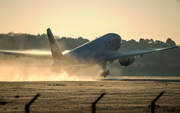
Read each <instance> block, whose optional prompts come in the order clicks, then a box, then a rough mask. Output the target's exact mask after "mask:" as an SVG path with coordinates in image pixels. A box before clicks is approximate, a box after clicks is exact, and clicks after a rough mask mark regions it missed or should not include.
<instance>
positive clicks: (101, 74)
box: [99, 62, 109, 78]
mask: <svg viewBox="0 0 180 113" xmlns="http://www.w3.org/2000/svg"><path fill="white" fill-rule="evenodd" d="M99 65H100V66H101V67H102V68H103V70H102V72H100V76H103V77H104V78H105V77H106V76H108V74H109V70H107V69H106V62H102V63H100V64H99Z"/></svg>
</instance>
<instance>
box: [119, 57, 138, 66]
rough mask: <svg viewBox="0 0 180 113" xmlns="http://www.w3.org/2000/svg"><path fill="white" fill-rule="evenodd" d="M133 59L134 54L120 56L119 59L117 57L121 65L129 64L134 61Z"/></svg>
mask: <svg viewBox="0 0 180 113" xmlns="http://www.w3.org/2000/svg"><path fill="white" fill-rule="evenodd" d="M134 60H135V58H134V56H132V57H127V58H121V59H119V63H120V64H121V65H122V66H128V65H131V64H132V63H133V62H134Z"/></svg>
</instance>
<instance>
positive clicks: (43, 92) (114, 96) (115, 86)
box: [0, 77, 180, 113]
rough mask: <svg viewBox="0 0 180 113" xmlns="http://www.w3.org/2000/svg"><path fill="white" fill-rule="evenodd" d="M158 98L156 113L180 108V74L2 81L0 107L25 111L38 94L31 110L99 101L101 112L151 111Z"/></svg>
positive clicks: (71, 111) (75, 108)
mask: <svg viewBox="0 0 180 113" xmlns="http://www.w3.org/2000/svg"><path fill="white" fill-rule="evenodd" d="M161 92H165V93H164V94H163V95H162V96H161V97H160V99H159V100H157V102H156V109H155V111H156V113H170V112H173V113H179V112H180V82H179V79H178V78H171V77H169V78H164V77H163V78H160V77H159V78H157V77H155V78H154V79H153V77H152V78H143V77H141V78H139V77H136V78H134V77H125V78H107V79H99V80H97V81H36V82H0V111H1V112H5V113H6V112H22V113H24V112H25V105H26V104H28V103H29V102H30V101H31V99H33V98H34V96H35V95H37V94H40V96H39V97H38V98H37V99H36V100H35V101H34V103H32V105H31V106H30V109H29V110H30V112H58V113H60V112H61V113H64V112H65V113H66V112H67V113H82V112H85V113H91V112H92V103H93V102H94V101H95V100H96V99H97V98H98V97H99V96H100V95H101V94H102V93H106V94H105V95H104V97H103V98H102V99H101V100H100V101H99V102H98V103H97V105H96V111H97V112H98V113H114V112H116V113H150V112H151V108H150V106H149V105H150V104H151V101H152V100H153V99H155V98H156V97H157V96H158V95H159V94H160V93H161Z"/></svg>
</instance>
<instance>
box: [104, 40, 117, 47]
mask: <svg viewBox="0 0 180 113" xmlns="http://www.w3.org/2000/svg"><path fill="white" fill-rule="evenodd" d="M119 43H120V40H119V38H114V39H113V40H110V41H108V42H106V41H105V42H104V44H105V45H106V48H107V49H110V48H112V47H116V46H117V45H119Z"/></svg>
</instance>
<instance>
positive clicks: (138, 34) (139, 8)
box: [0, 0, 180, 44]
mask: <svg viewBox="0 0 180 113" xmlns="http://www.w3.org/2000/svg"><path fill="white" fill-rule="evenodd" d="M0 15H1V16H0V33H8V32H14V33H30V34H38V33H39V34H43V33H46V29H47V28H51V30H52V32H53V34H54V35H55V36H60V37H63V36H65V37H73V38H78V37H80V36H81V37H83V38H87V39H89V40H93V39H95V38H96V37H100V36H102V35H105V34H107V33H117V34H119V35H120V36H121V37H122V39H124V40H131V39H134V40H137V41H138V40H139V39H140V38H144V39H154V40H161V41H164V42H165V41H166V40H167V38H171V39H172V40H174V41H175V42H176V44H180V0H0Z"/></svg>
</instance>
